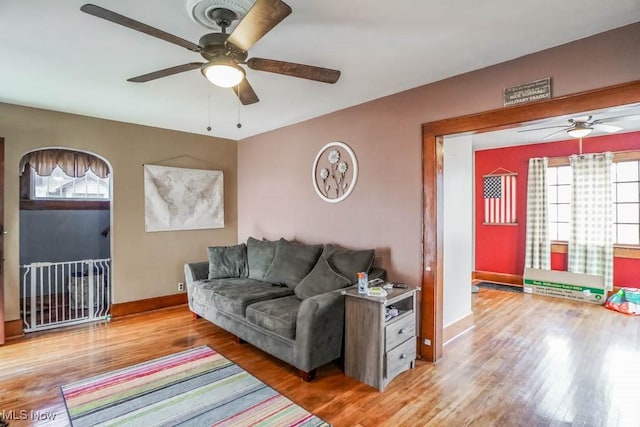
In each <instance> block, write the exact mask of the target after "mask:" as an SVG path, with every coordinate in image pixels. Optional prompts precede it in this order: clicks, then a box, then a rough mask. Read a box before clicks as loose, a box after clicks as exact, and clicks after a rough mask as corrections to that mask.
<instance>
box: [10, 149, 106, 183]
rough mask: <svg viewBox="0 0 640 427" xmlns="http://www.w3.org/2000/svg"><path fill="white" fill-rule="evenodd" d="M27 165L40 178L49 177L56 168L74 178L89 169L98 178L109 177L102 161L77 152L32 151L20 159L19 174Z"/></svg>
mask: <svg viewBox="0 0 640 427" xmlns="http://www.w3.org/2000/svg"><path fill="white" fill-rule="evenodd" d="M27 163H29V165H30V166H31V167H32V168H33V169H35V171H36V172H37V173H38V175H40V176H49V175H51V172H53V170H54V169H55V168H56V166H59V167H60V169H62V171H63V172H64V173H65V174H66V175H68V176H70V177H74V178H79V177H82V176H84V175H86V173H87V171H88V170H89V169H91V171H92V172H93V173H94V174H95V175H96V176H99V177H100V178H106V177H108V176H109V166H108V165H107V164H106V163H105V162H104V161H103V160H101V159H99V158H98V157H96V156H93V155H91V154H88V153H81V152H79V151H72V150H60V149H49V150H38V151H33V152H31V153H28V154H26V155H25V156H24V157H23V158H22V161H21V163H20V173H22V172H24V168H25V165H26V164H27Z"/></svg>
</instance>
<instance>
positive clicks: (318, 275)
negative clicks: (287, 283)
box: [293, 254, 351, 300]
mask: <svg viewBox="0 0 640 427" xmlns="http://www.w3.org/2000/svg"><path fill="white" fill-rule="evenodd" d="M350 284H351V281H350V280H349V279H347V278H346V277H344V276H343V275H341V274H340V273H338V272H336V271H335V270H334V269H333V268H331V266H330V265H329V263H328V262H327V260H326V258H325V256H324V254H322V255H320V258H318V262H317V263H316V265H315V266H314V267H313V269H312V270H311V272H310V273H309V274H307V275H306V276H305V278H304V279H302V281H301V282H300V283H299V284H298V286H296V287H295V288H294V290H293V292H295V294H296V296H297V297H298V298H299V299H301V300H303V299H307V298H310V297H313V296H316V295H320V294H324V293H325V292H330V291H335V290H338V289H342V288H346V287H347V286H349V285H350Z"/></svg>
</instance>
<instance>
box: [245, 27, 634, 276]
mask: <svg viewBox="0 0 640 427" xmlns="http://www.w3.org/2000/svg"><path fill="white" fill-rule="evenodd" d="M638 46H640V23H636V24H632V25H629V26H626V27H622V28H619V29H616V30H613V31H609V32H607V33H603V34H600V35H597V36H593V37H590V38H587V39H583V40H579V41H576V42H573V43H570V44H567V45H563V46H560V47H556V48H553V49H550V50H546V51H543V52H539V53H536V54H532V55H528V56H525V57H522V58H518V59H515V60H513V61H509V62H506V63H503V64H499V65H496V66H493V67H489V68H485V69H482V70H478V71H474V72H471V73H467V74H464V75H460V76H457V77H453V78H450V79H447V80H443V81H440V82H436V83H432V84H429V85H425V86H421V87H419V88H415V89H412V90H409V91H406V92H402V93H398V94H395V95H392V96H389V97H386V98H381V99H378V100H375V101H371V102H367V103H365V104H362V105H359V106H355V107H352V108H348V109H345V110H342V111H338V112H335V113H332V114H328V115H325V116H322V117H319V118H316V119H313V120H309V121H306V122H303V123H299V124H297V125H293V126H289V127H286V128H282V129H278V130H275V131H272V132H268V133H265V134H262V135H258V136H255V137H252V138H247V139H245V140H242V141H240V142H239V144H238V223H239V226H238V238H239V240H240V241H243V240H245V239H246V238H247V237H248V236H256V237H267V238H276V237H280V236H285V237H289V238H294V237H295V238H296V239H299V240H302V241H308V242H329V241H331V242H338V243H341V244H343V245H346V246H350V247H361V248H365V247H372V248H375V249H376V250H377V252H378V254H379V255H380V256H381V260H380V261H381V262H382V264H383V266H384V267H385V268H387V269H388V270H389V273H390V278H391V279H393V280H402V281H407V282H409V283H412V284H419V283H420V281H421V277H422V276H421V245H422V241H421V229H422V194H421V193H422V158H421V156H422V152H421V144H422V138H421V125H422V124H423V123H426V122H430V121H434V120H439V119H443V118H449V117H456V116H461V115H466V114H471V113H476V112H481V111H487V110H492V109H496V108H500V107H501V106H502V90H503V88H504V87H509V86H513V85H516V84H519V83H522V82H527V81H532V80H536V79H540V78H543V77H549V76H550V77H552V79H553V96H554V97H558V96H562V95H567V94H571V93H576V92H581V91H585V90H590V89H595V88H600V87H605V86H610V85H613V84H618V83H624V82H629V81H634V80H637V79H639V78H640V49H638ZM433 60H434V61H438V58H433ZM407 66H410V63H408V64H407ZM362 78H365V79H366V76H362ZM326 92H327V96H340V83H338V84H337V85H336V86H334V87H327V91H326ZM283 96H286V94H283ZM329 141H343V142H345V143H347V144H349V145H350V146H351V148H353V149H354V151H355V153H356V155H357V157H358V161H359V166H360V176H359V179H358V184H357V186H356V188H355V190H354V191H353V193H352V194H351V196H350V197H349V198H348V199H346V200H345V201H343V202H341V203H338V204H328V203H325V202H323V201H321V200H320V199H319V198H318V197H317V195H316V194H315V192H314V190H313V188H312V185H311V165H312V163H313V160H314V158H315V155H316V153H317V151H318V150H319V149H320V148H321V147H322V146H323V145H324V144H326V143H327V142H329Z"/></svg>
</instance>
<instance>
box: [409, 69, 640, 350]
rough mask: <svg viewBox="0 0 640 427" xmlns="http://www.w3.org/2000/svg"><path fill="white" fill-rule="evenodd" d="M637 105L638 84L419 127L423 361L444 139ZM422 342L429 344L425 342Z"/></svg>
mask: <svg viewBox="0 0 640 427" xmlns="http://www.w3.org/2000/svg"><path fill="white" fill-rule="evenodd" d="M637 102H640V80H636V81H633V82H629V83H623V84H619V85H615V86H609V87H605V88H601V89H595V90H590V91H586V92H581V93H577V94H572V95H566V96H562V97H558V98H554V99H550V100H548V101H540V102H536V103H532V104H524V105H517V106H512V107H506V108H499V109H496V110H492V111H488V112H483V113H478V114H472V115H468V116H462V117H454V118H451V119H444V120H438V121H435V122H430V123H425V124H423V125H422V164H423V225H422V235H423V239H422V242H423V246H422V255H423V260H422V292H421V295H422V296H421V310H420V313H421V314H420V317H421V327H420V337H419V338H420V345H419V348H420V353H421V355H422V358H423V359H425V360H428V361H431V362H435V361H437V360H438V359H440V358H441V357H442V346H443V342H442V336H443V324H442V316H443V312H442V311H443V305H442V301H443V299H442V293H443V285H444V284H443V247H444V223H443V218H444V204H443V192H444V186H443V179H442V178H443V175H442V171H443V166H444V164H443V163H444V162H443V141H444V136H446V135H452V134H457V133H462V132H472V133H473V132H489V131H494V130H500V129H506V128H511V127H514V126H516V125H518V124H520V123H524V122H529V121H532V120H540V119H546V118H550V117H556V116H562V115H565V114H573V113H579V112H582V111H588V110H596V109H601V108H609V107H615V106H618V105H625V104H633V103H637ZM469 280H471V278H469ZM425 340H428V341H429V342H430V344H425Z"/></svg>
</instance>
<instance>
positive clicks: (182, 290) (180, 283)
mask: <svg viewBox="0 0 640 427" xmlns="http://www.w3.org/2000/svg"><path fill="white" fill-rule="evenodd" d="M178 292H184V282H178Z"/></svg>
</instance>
